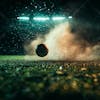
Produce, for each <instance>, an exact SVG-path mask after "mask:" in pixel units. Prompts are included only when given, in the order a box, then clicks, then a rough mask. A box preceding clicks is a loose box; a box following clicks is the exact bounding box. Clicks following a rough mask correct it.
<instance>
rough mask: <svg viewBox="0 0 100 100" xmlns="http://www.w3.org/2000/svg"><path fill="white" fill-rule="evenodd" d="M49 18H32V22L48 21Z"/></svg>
mask: <svg viewBox="0 0 100 100" xmlns="http://www.w3.org/2000/svg"><path fill="white" fill-rule="evenodd" d="M49 19H50V18H49V17H34V18H33V20H35V21H47V20H49Z"/></svg>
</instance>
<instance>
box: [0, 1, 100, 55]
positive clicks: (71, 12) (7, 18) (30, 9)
mask: <svg viewBox="0 0 100 100" xmlns="http://www.w3.org/2000/svg"><path fill="white" fill-rule="evenodd" d="M37 14H38V15H39V14H40V15H41V14H43V15H47V16H49V17H51V16H54V15H65V16H73V19H74V22H72V27H73V28H72V31H74V33H77V34H81V36H83V38H85V39H87V40H88V41H89V42H91V43H96V42H100V2H99V0H0V55H23V54H25V51H24V48H23V45H24V44H25V43H27V42H29V41H31V40H33V39H34V38H35V37H36V36H37V35H38V34H45V33H47V32H48V31H49V30H50V29H51V28H52V27H54V23H52V22H47V23H44V24H43V23H37V22H34V23H33V22H32V20H30V21H29V22H18V20H17V17H18V16H22V15H23V16H29V17H30V19H32V17H33V16H35V15H37ZM79 26H82V27H81V28H80V27H79ZM79 30H80V31H79ZM81 30H82V31H81ZM87 31H88V35H87Z"/></svg>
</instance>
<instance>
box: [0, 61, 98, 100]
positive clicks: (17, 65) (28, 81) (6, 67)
mask: <svg viewBox="0 0 100 100" xmlns="http://www.w3.org/2000/svg"><path fill="white" fill-rule="evenodd" d="M18 99H22V100H51V99H55V100H56V99H58V100H74V99H75V100H100V63H99V62H60V61H59V62H57V61H25V60H23V59H21V60H10V61H9V60H7V59H6V60H0V100H18Z"/></svg>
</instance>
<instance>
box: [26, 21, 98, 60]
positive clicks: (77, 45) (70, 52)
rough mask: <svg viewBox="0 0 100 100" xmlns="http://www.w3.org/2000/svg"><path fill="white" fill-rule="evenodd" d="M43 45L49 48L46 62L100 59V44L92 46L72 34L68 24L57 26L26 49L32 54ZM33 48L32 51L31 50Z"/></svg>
mask: <svg viewBox="0 0 100 100" xmlns="http://www.w3.org/2000/svg"><path fill="white" fill-rule="evenodd" d="M40 43H43V44H45V45H46V47H47V48H48V50H49V52H48V55H47V56H46V57H44V58H42V59H46V60H98V59H100V44H96V45H94V46H93V45H91V44H90V43H88V42H87V41H86V40H85V39H83V38H82V37H80V36H78V35H77V34H74V33H72V32H71V26H70V24H69V23H68V22H66V23H62V24H60V25H57V26H55V28H54V29H52V30H51V31H50V32H49V33H48V34H46V35H45V36H44V37H43V38H37V39H36V40H33V41H32V42H31V44H30V45H29V46H27V47H26V48H27V49H28V50H27V51H28V52H31V54H34V55H35V53H32V52H34V51H35V49H36V47H37V45H38V44H40ZM29 48H31V49H29ZM34 55H33V56H34Z"/></svg>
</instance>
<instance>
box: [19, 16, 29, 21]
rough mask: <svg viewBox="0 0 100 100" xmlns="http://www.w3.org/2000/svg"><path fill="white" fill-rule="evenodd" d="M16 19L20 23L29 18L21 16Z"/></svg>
mask: <svg viewBox="0 0 100 100" xmlns="http://www.w3.org/2000/svg"><path fill="white" fill-rule="evenodd" d="M17 19H18V20H21V21H28V20H29V17H25V16H22V17H17Z"/></svg>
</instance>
